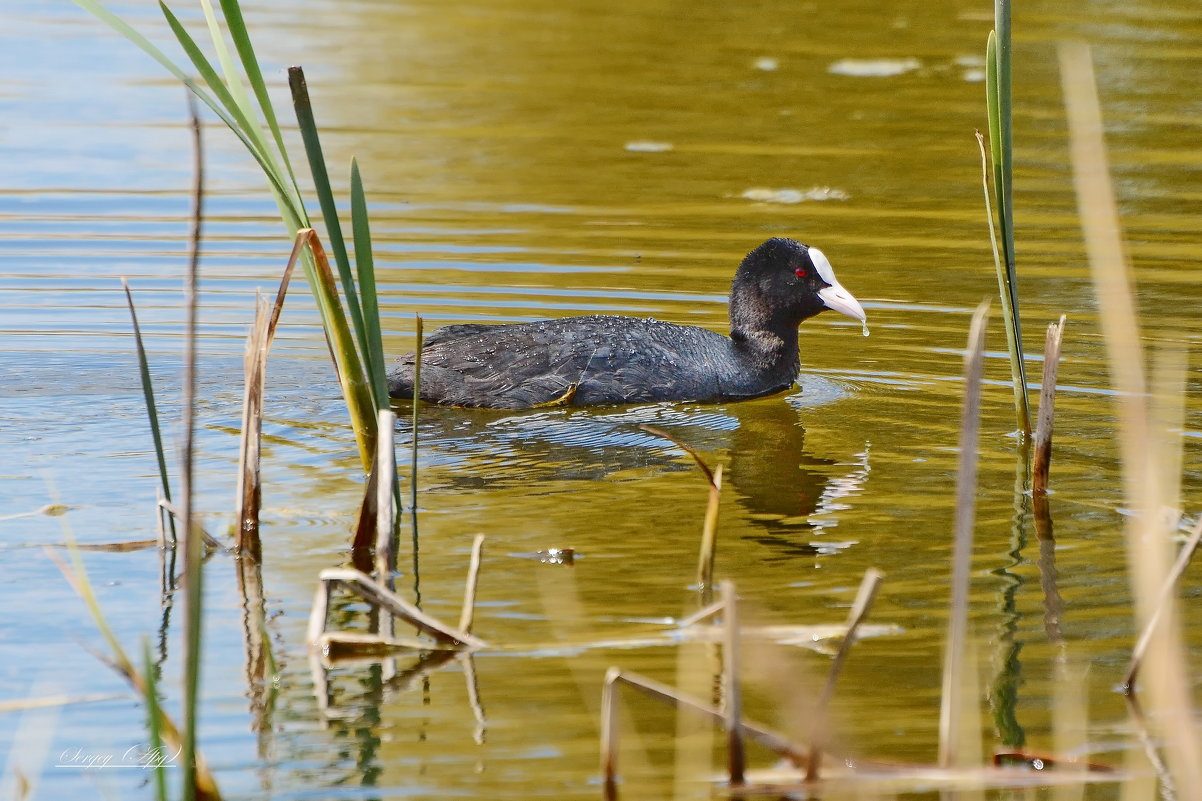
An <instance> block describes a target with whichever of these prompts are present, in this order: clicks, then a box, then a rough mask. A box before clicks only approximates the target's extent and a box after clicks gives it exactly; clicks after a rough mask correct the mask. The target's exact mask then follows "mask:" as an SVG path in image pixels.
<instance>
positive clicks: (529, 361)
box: [409, 322, 597, 409]
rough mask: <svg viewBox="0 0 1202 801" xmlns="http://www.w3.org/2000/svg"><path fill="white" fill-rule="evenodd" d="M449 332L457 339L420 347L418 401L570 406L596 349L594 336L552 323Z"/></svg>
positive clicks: (509, 406)
mask: <svg viewBox="0 0 1202 801" xmlns="http://www.w3.org/2000/svg"><path fill="white" fill-rule="evenodd" d="M452 328H456V329H459V330H460V335H459V336H451V337H448V338H446V339H442V340H438V341H434V342H431V341H430V340H427V342H426V347H424V348H422V387H421V396H422V399H423V400H428V401H433V402H436V403H442V404H446V405H451V406H488V407H494V408H503V409H524V408H529V407H531V406H540V405H543V404H551V403H555V402H556V401H560V400H562V401H564V402H570V398H571V395H572V393H573V392H574V388H575V387H576V385H577V384H578V383H579V381H580V378H581V376H582V375H583V374H584V371H585V369H586V368H587V366H588V363H589V359H590V357H591V356H592V354H593V351H594V350H595V349H596V347H597V338H596V336H593V335H591V334H590V333H583V334H579V333H577V334H573V333H571V332H567V331H565V330H564V326H563V325H562V324H556V323H555V322H538V323H519V324H516V325H515V324H511V325H492V326H490V325H480V326H474V328H475V329H476V330H475V331H465V330H464V329H470V328H473V326H470V325H469V326H452ZM443 330H445V329H443ZM439 333H441V331H440V332H439ZM409 371H410V372H411V371H412V368H411V367H410V368H409ZM410 393H412V389H411V388H410Z"/></svg>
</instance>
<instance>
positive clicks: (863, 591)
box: [806, 567, 885, 782]
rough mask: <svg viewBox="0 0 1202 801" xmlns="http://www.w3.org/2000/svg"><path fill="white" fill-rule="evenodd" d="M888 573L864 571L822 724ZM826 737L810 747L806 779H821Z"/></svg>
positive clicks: (826, 691) (824, 699)
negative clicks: (863, 625)
mask: <svg viewBox="0 0 1202 801" xmlns="http://www.w3.org/2000/svg"><path fill="white" fill-rule="evenodd" d="M884 575H885V574H884V573H882V572H881V571H879V570H877V569H876V568H875V567H870V568H868V570H867V571H866V572H865V573H864V579H863V580H862V581H861V582H860V589H859V590H858V591H857V592H856V599H855V601H853V602H852V605H851V610H850V611H849V612H848V613H847V633H846V634H844V635H843V641H842V642H841V643H839V650H838V652H836V654H835V660H834V661H833V662H832V663H831V669H830V672H829V673H828V674H827V676H826V684H825V685H823V687H822V694H821V695H819V696H818V706H817V709H816V711H815V714H814V719H815V720H816V721H817V722H818V726H819V727H822V726H824V725H825V720H826V713H827V710H828V709H829V708H830V703H831V699H832V698H834V696H835V682H836V681H838V679H839V673H840V672H841V671H842V669H843V662H844V661H845V660H846V659H847V654H848V652H849V651H850V650H851V646H852V645H854V644H855V641H856V633H857V631H858V630H859V628H860V624H861V623H863V622H864V619H865V618H866V617H868V610H869V609H870V608H871V607H872V603H873V601H875V600H876V594H877V591H878V590H879V589H880V588H881V579H882V578H883V577H884ZM824 740H825V738H824V737H822V736H821V731H818V732H816V733H815V735H814V739H813V743H812V744H811V746H810V757H809V759H808V760H807V761H806V781H807V782H815V781H818V778H819V777H818V770H819V766H820V765H821V762H822V749H823V747H824V746H825V742H824Z"/></svg>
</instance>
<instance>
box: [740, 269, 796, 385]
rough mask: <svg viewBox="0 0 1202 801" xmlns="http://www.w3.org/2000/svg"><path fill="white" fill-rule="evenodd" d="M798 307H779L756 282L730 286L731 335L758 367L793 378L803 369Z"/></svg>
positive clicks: (786, 377)
mask: <svg viewBox="0 0 1202 801" xmlns="http://www.w3.org/2000/svg"><path fill="white" fill-rule="evenodd" d="M796 315H797V312H796V310H787V309H780V308H776V309H773V304H771V303H769V302H768V299H767V298H765V297H764V296H763V294H762V293H761V292H760V289H759V287H757V286H756V285H755V284H753V283H744V284H742V285H739V283H738V282H736V285H735V286H733V287H732V288H731V293H730V338H731V340H733V341H734V343H735V348H736V350H738V351H741V352H742V353H744V354H745V355H744V356H743V358H744V359H749V360H752V362H753V363H754V365H755V367H756V369H757V370H759V371H762V372H768V373H773V374H776V373H779V374H780V376H781V377H782V378H785V379H787V380H792V379H793V378H794V377H796V375H797V372H798V370H799V369H800V366H801V363H800V354H799V352H798V346H797V327H798V326H799V325H801V320H799V319H797V316H796Z"/></svg>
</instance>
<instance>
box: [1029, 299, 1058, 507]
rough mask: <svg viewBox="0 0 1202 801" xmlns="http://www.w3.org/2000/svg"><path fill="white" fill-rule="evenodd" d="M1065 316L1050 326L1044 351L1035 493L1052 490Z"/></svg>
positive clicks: (1035, 462)
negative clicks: (1058, 387)
mask: <svg viewBox="0 0 1202 801" xmlns="http://www.w3.org/2000/svg"><path fill="white" fill-rule="evenodd" d="M1064 321H1065V315H1063V314H1062V315H1060V320H1059V321H1058V322H1055V323H1051V324H1050V325H1048V333H1047V339H1046V341H1045V343H1044V348H1043V378H1042V382H1041V386H1040V389H1039V413H1038V416H1037V418H1036V423H1035V461H1034V464H1033V466H1032V473H1031V491H1032V492H1034V493H1035V494H1036V495H1044V494H1046V493H1047V491H1048V471H1049V469H1050V467H1051V464H1052V429H1053V423H1054V421H1055V417H1056V376H1057V374H1058V373H1059V368H1060V344H1061V342H1062V341H1063V339H1064Z"/></svg>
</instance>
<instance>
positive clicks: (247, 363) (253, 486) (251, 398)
mask: <svg viewBox="0 0 1202 801" xmlns="http://www.w3.org/2000/svg"><path fill="white" fill-rule="evenodd" d="M305 244H306V238H305V237H302V236H300V235H298V236H297V237H296V239H295V240H294V241H293V243H292V253H291V254H290V255H289V256H288V263H287V264H286V265H285V266H284V274H283V276H282V277H281V278H280V286H279V289H277V290H276V295H275V303H274V304H273V305H272V308H271V315H270V316H268V314H267V304H266V301H265V300H264V299H263V298H262V297H260V296H258V295H256V296H255V320H254V323H253V324H252V325H251V330H250V335H249V336H248V337H247V340H246V355H245V357H244V358H243V364H242V366H243V372H244V374H245V381H246V383H245V387H244V390H243V395H242V437H241V440H240V442H239V449H238V489H237V493H238V495H237V497H238V512H237V517H236V518H235V519H236V520H237V522H238V528H237V532H236V534H235V541H234V552H235V553H236V554H238V555H239V556H249V557H250V558H252V559H256V560H257V559H260V558H261V557H262V546H261V544H260V540H259V512H260V509H261V505H262V503H261V502H262V497H263V491H262V485H261V483H260V481H259V467H260V455H261V451H260V449H261V444H262V439H263V436H262V435H263V393H264V390H265V387H266V381H267V354H268V352H269V351H270V350H271V343H272V341H273V340H274V339H275V331H276V326H277V325H278V324H279V321H280V312H281V311H282V310H283V308H284V298H285V297H286V296H287V294H288V285H289V284H290V283H291V282H292V271H293V269H294V268H295V267H296V262H297V260H298V259H299V258H300V255H301V252H302V251H303V250H304V246H305Z"/></svg>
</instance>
